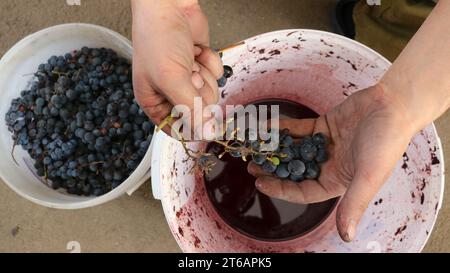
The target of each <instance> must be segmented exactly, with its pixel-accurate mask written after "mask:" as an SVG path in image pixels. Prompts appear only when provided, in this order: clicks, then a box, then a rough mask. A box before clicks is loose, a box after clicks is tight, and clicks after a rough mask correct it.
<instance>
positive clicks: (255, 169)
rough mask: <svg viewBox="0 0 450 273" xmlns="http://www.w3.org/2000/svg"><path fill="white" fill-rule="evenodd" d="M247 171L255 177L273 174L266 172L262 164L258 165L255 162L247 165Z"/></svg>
mask: <svg viewBox="0 0 450 273" xmlns="http://www.w3.org/2000/svg"><path fill="white" fill-rule="evenodd" d="M247 171H248V173H249V174H251V175H253V176H254V177H259V176H271V174H268V173H266V172H265V171H264V170H263V169H262V168H261V166H258V165H257V164H255V163H254V162H250V163H249V164H248V166H247Z"/></svg>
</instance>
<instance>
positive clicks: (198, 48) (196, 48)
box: [194, 46, 203, 56]
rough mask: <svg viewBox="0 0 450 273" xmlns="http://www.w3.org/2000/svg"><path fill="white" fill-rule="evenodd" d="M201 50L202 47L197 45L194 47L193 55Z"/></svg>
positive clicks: (200, 52) (196, 54)
mask: <svg viewBox="0 0 450 273" xmlns="http://www.w3.org/2000/svg"><path fill="white" fill-rule="evenodd" d="M202 51H203V49H202V48H201V47H199V46H195V47H194V55H195V56H198V55H200V54H202Z"/></svg>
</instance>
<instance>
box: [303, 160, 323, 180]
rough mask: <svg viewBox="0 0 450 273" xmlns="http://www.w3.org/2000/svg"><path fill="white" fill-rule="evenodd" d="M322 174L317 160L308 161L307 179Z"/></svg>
mask: <svg viewBox="0 0 450 273" xmlns="http://www.w3.org/2000/svg"><path fill="white" fill-rule="evenodd" d="M319 175H320V167H319V165H317V163H315V162H308V163H306V172H305V178H306V179H317V178H318V177H319Z"/></svg>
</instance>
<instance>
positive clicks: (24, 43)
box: [0, 24, 152, 209]
mask: <svg viewBox="0 0 450 273" xmlns="http://www.w3.org/2000/svg"><path fill="white" fill-rule="evenodd" d="M83 46H88V47H105V48H111V49H113V50H115V51H116V52H117V53H118V54H119V55H120V56H122V57H124V58H127V59H129V60H130V61H131V56H132V46H131V42H130V41H129V40H128V39H126V38H125V37H123V36H122V35H120V34H118V33H116V32H114V31H112V30H109V29H107V28H104V27H100V26H96V25H90V24H64V25H58V26H54V27H50V28H47V29H44V30H41V31H39V32H37V33H34V34H32V35H30V36H28V37H26V38H24V39H23V40H21V41H20V42H18V43H17V44H16V45H15V46H14V47H13V48H11V49H10V50H9V51H8V52H7V53H6V54H5V55H4V56H3V58H2V59H1V61H0V90H1V93H0V101H1V102H2V103H1V104H0V118H1V121H0V128H1V129H0V153H1V154H2V155H3V158H2V160H0V176H1V178H2V179H3V181H4V182H5V183H6V184H7V185H8V186H9V187H10V188H11V189H13V190H14V191H15V192H17V193H18V194H20V195H21V196H23V197H25V198H26V199H28V200H30V201H33V202H35V203H37V204H40V205H43V206H47V207H52V208H59V209H79V208H86V207H92V206H96V205H99V204H102V203H105V202H108V201H110V200H113V199H115V198H117V197H119V196H121V195H123V194H125V193H129V194H131V193H132V192H133V191H134V190H136V189H137V188H138V187H139V186H140V185H142V184H143V183H144V182H145V181H146V180H148V179H149V177H150V159H151V147H152V145H151V146H150V149H149V151H148V152H147V154H146V155H145V156H144V158H143V160H142V162H141V163H140V164H139V166H138V167H137V169H136V170H135V171H134V172H133V173H132V174H131V175H130V176H129V177H128V179H127V180H125V181H124V182H123V183H122V184H121V185H120V186H119V187H117V188H115V189H114V190H112V191H110V192H109V193H107V194H105V195H103V196H100V197H83V196H76V195H69V194H67V193H65V192H64V191H63V190H60V191H55V190H53V189H51V188H49V187H48V186H47V185H46V184H45V182H44V181H43V180H42V178H40V177H38V176H37V175H35V174H34V168H33V164H32V161H31V158H30V157H29V156H28V154H27V152H26V151H24V150H23V149H22V148H21V147H20V146H19V147H16V148H15V150H14V158H15V159H16V161H17V163H18V164H16V163H15V162H14V159H13V157H12V156H11V151H12V147H13V140H12V139H11V133H10V132H9V131H8V128H7V126H6V124H5V122H4V117H5V113H6V112H7V111H8V109H9V107H10V103H11V101H12V99H14V98H16V97H19V96H20V92H21V91H22V90H24V89H26V88H27V86H29V84H30V81H31V80H32V78H33V73H34V72H35V71H37V68H38V65H39V64H41V63H44V62H46V61H47V59H48V58H49V57H51V56H53V55H64V54H65V53H68V52H71V51H73V50H77V49H81V48H82V47H83Z"/></svg>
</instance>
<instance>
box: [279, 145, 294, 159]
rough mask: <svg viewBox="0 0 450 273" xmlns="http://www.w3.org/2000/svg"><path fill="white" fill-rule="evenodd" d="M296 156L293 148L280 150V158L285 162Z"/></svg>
mask: <svg viewBox="0 0 450 273" xmlns="http://www.w3.org/2000/svg"><path fill="white" fill-rule="evenodd" d="M294 156H295V152H294V150H293V149H292V148H283V149H281V151H280V159H281V162H283V163H288V162H289V161H291V160H292V159H293V158H294Z"/></svg>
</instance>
